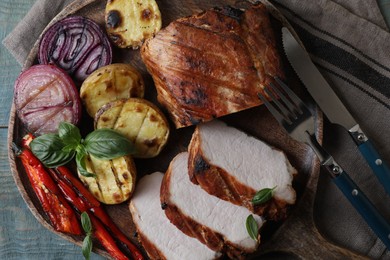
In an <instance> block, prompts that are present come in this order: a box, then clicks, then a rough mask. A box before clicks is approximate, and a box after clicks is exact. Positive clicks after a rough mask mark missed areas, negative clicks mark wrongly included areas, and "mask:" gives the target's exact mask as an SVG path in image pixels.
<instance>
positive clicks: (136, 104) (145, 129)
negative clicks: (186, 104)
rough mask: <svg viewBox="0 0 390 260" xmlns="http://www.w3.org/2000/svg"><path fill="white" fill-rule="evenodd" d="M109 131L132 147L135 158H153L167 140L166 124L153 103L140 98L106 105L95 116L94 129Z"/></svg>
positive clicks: (167, 129)
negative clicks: (106, 129) (128, 142)
mask: <svg viewBox="0 0 390 260" xmlns="http://www.w3.org/2000/svg"><path fill="white" fill-rule="evenodd" d="M99 128H111V129H115V130H117V131H118V132H120V133H121V134H123V135H125V136H126V137H127V138H129V140H130V141H131V142H133V143H134V146H135V149H136V152H135V153H134V154H132V156H134V157H136V158H151V157H155V156H157V155H158V154H159V153H160V151H161V149H162V148H163V147H164V146H165V144H166V142H167V140H168V136H169V124H168V121H167V119H166V118H165V116H164V114H163V113H162V112H161V111H160V110H159V108H158V107H156V106H155V105H154V104H153V103H150V102H149V101H147V100H144V99H140V98H129V99H122V100H117V101H113V102H110V103H108V104H106V105H105V106H103V107H102V108H101V109H99V111H98V112H97V113H96V117H95V129H99Z"/></svg>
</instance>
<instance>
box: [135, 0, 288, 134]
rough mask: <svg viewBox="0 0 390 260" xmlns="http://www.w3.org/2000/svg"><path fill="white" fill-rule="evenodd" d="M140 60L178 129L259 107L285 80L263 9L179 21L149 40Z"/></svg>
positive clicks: (216, 12)
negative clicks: (262, 96)
mask: <svg viewBox="0 0 390 260" xmlns="http://www.w3.org/2000/svg"><path fill="white" fill-rule="evenodd" d="M141 56H142V59H143V61H144V63H145V64H146V67H147V69H148V71H149V72H150V74H151V75H152V77H153V80H154V83H155V85H156V88H157V92H158V100H159V102H160V103H161V104H162V105H163V106H165V107H166V108H167V110H168V112H169V113H170V115H171V118H172V120H173V121H174V123H175V125H176V127H177V128H179V127H184V126H189V125H193V124H197V123H199V122H206V121H209V120H211V119H213V118H216V117H220V116H223V115H226V114H230V113H234V112H237V111H240V110H244V109H247V108H250V107H254V106H257V105H260V104H261V101H259V99H258V98H257V93H258V92H261V91H262V89H263V86H265V85H267V84H268V83H269V82H270V81H272V80H273V79H272V78H273V77H274V76H279V77H282V68H281V62H280V58H279V55H278V52H277V48H276V44H275V36H274V33H273V30H272V27H271V23H270V19H269V15H268V13H267V10H266V7H265V6H264V5H263V4H257V5H253V6H252V7H251V8H250V9H248V10H246V11H245V12H241V11H239V10H235V11H234V10H233V9H229V10H228V11H226V9H219V10H217V9H214V10H209V11H205V12H202V13H200V14H196V15H193V16H190V17H185V18H181V19H178V20H176V21H174V22H172V23H171V24H169V25H168V26H167V27H166V28H164V29H162V30H161V31H160V32H159V33H157V35H156V36H155V37H154V38H152V39H149V40H147V41H146V42H145V43H144V45H143V46H142V49H141Z"/></svg>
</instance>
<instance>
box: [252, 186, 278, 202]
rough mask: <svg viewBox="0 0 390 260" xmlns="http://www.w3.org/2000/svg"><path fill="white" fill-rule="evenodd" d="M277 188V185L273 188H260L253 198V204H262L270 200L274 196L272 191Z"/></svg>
mask: <svg viewBox="0 0 390 260" xmlns="http://www.w3.org/2000/svg"><path fill="white" fill-rule="evenodd" d="M275 188H276V186H275V187H273V188H272V189H270V188H265V189H261V190H259V191H258V192H257V193H256V194H255V196H253V198H252V203H253V205H260V204H263V203H266V202H267V201H269V200H270V199H271V198H272V196H273V194H272V193H273V191H274V190H275Z"/></svg>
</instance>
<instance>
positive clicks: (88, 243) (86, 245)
mask: <svg viewBox="0 0 390 260" xmlns="http://www.w3.org/2000/svg"><path fill="white" fill-rule="evenodd" d="M92 247H93V244H92V238H91V235H87V236H86V237H85V238H84V240H83V247H82V248H81V250H82V251H83V256H84V258H85V259H86V260H89V259H90V256H91V252H92Z"/></svg>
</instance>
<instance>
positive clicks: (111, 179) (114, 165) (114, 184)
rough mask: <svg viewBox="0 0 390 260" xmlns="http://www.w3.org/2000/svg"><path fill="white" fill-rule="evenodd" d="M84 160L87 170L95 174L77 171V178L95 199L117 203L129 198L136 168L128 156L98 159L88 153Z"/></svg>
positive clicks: (106, 202)
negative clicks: (83, 173)
mask: <svg viewBox="0 0 390 260" xmlns="http://www.w3.org/2000/svg"><path fill="white" fill-rule="evenodd" d="M85 160H86V167H87V171H88V172H91V173H94V174H95V176H94V177H85V176H83V175H81V174H80V173H79V178H80V180H81V181H82V182H83V183H84V185H85V186H86V187H87V188H88V189H89V191H90V192H91V193H92V194H93V196H95V198H96V199H98V200H99V201H101V202H102V203H105V204H119V203H122V202H124V201H126V200H128V199H129V198H130V196H131V194H132V193H133V191H134V187H135V181H136V168H135V164H134V161H133V159H132V158H131V157H130V156H122V157H119V158H116V159H113V160H100V159H97V158H95V157H93V156H92V155H88V156H87V157H86V159H85Z"/></svg>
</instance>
